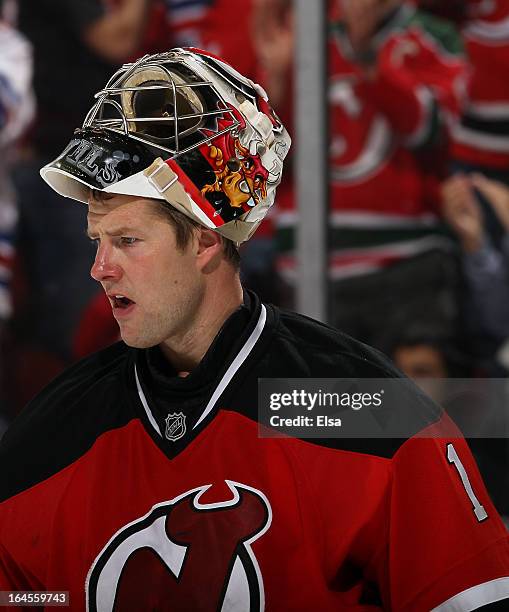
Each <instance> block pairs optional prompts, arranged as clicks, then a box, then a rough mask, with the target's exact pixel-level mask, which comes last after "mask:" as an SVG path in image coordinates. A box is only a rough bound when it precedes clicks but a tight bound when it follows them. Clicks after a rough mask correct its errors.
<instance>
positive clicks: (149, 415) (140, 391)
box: [134, 364, 163, 438]
mask: <svg viewBox="0 0 509 612" xmlns="http://www.w3.org/2000/svg"><path fill="white" fill-rule="evenodd" d="M134 376H135V378H136V388H137V389H138V395H139V396H140V400H141V403H142V405H143V408H144V409H145V412H146V413H147V418H148V420H149V421H150V424H151V425H152V427H153V428H154V429H155V430H156V432H157V433H158V434H159V435H160V436H161V438H162V437H163V435H162V433H161V430H160V429H159V425H158V424H157V421H156V420H155V419H154V417H153V416H152V412H151V411H150V408H149V407H148V403H147V398H146V397H145V394H144V393H143V389H142V388H141V385H140V379H139V378H138V370H137V368H136V364H135V365H134Z"/></svg>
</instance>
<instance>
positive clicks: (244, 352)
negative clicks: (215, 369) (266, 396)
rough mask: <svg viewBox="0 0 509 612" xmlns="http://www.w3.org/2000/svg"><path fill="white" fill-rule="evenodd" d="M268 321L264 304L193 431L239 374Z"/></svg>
mask: <svg viewBox="0 0 509 612" xmlns="http://www.w3.org/2000/svg"><path fill="white" fill-rule="evenodd" d="M266 320H267V310H266V309H265V306H264V305H263V304H262V309H261V312H260V317H259V318H258V323H257V324H256V327H255V328H254V329H253V331H252V332H251V335H250V336H249V338H248V339H247V341H246V343H245V344H244V346H243V347H242V348H241V349H240V351H239V352H238V354H237V356H236V357H235V359H234V360H233V361H232V362H231V364H230V367H229V368H228V369H227V370H226V372H225V374H224V376H223V378H222V379H221V381H220V383H219V384H218V385H217V387H216V389H215V391H214V393H213V394H212V397H211V398H210V400H209V403H208V404H207V406H206V407H205V410H204V411H203V412H202V414H201V416H200V418H199V419H198V420H197V421H196V423H195V425H194V427H193V429H196V427H198V425H199V424H200V423H201V422H202V421H203V419H205V417H206V416H207V415H208V414H209V413H210V411H211V410H212V409H213V408H214V406H215V405H216V402H217V400H218V399H219V398H220V397H221V394H222V393H223V391H224V390H225V389H226V387H227V386H228V385H229V384H230V381H231V379H232V378H233V377H234V376H235V374H236V373H237V370H238V369H239V368H240V366H241V365H242V364H243V363H244V361H245V360H246V359H247V357H248V355H249V353H250V352H251V351H252V350H253V348H254V346H255V344H256V343H257V342H258V339H259V338H260V336H261V335H262V332H263V328H264V327H265V322H266Z"/></svg>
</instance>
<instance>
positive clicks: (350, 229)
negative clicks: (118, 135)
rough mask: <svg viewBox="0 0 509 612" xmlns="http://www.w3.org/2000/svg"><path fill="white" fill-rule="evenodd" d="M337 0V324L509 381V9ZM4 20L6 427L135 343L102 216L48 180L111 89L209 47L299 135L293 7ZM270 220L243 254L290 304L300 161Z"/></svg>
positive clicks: (0, 93)
mask: <svg viewBox="0 0 509 612" xmlns="http://www.w3.org/2000/svg"><path fill="white" fill-rule="evenodd" d="M323 2H324V4H326V10H327V14H328V63H329V68H328V72H329V89H328V109H326V112H327V113H328V114H327V116H328V127H329V147H330V153H329V159H330V167H329V171H330V186H329V187H330V201H329V224H328V227H329V232H328V272H329V291H328V299H329V304H328V312H329V321H330V323H331V324H332V325H334V326H336V327H338V328H340V329H342V330H343V331H345V332H346V333H348V334H351V335H353V336H355V337H356V338H358V339H360V340H363V341H365V342H367V343H369V344H371V345H374V346H376V347H378V348H379V349H381V350H382V351H384V352H386V353H387V354H389V355H390V356H391V357H392V358H393V359H394V360H395V362H396V364H397V365H398V366H399V367H400V368H401V369H402V370H403V371H404V372H406V373H407V374H408V375H409V376H412V377H414V378H418V379H420V378H426V377H428V378H448V377H460V378H468V377H499V378H504V377H506V376H507V373H508V370H509V267H508V266H509V82H508V81H507V80H506V74H507V69H508V68H509V0H489V1H487V0H448V2H443V1H440V0H408V1H404V0H328V2H327V1H326V0H323ZM1 11H2V18H1V21H0V148H1V155H0V340H1V347H2V348H1V357H2V361H1V368H0V379H1V380H0V419H2V420H3V421H4V422H5V423H6V422H7V421H8V420H9V419H11V418H12V417H13V416H14V415H15V414H16V413H17V412H18V411H19V410H21V409H22V408H23V406H24V405H25V404H26V403H27V402H28V401H29V400H30V398H31V397H33V395H34V394H35V393H37V392H38V391H39V390H40V389H41V387H42V386H44V385H45V384H46V383H47V382H48V381H49V380H51V378H53V377H54V376H55V375H57V374H58V373H59V372H60V371H61V370H62V369H63V368H64V367H66V366H67V365H69V364H70V363H72V362H73V361H74V360H76V359H79V358H81V357H83V356H85V355H86V354H88V353H89V352H91V351H94V350H97V349H99V348H102V347H103V346H105V345H107V344H109V343H112V342H114V341H116V340H117V337H118V333H117V328H116V323H115V321H114V319H113V317H112V315H111V312H110V307H109V304H108V302H107V301H106V300H105V299H104V297H103V295H102V294H101V292H100V289H99V288H98V287H97V286H96V284H95V283H94V281H92V279H91V278H90V276H89V269H90V266H91V262H92V259H93V256H94V252H93V247H92V245H91V244H90V243H89V241H88V240H87V238H86V237H85V235H84V232H83V228H84V227H85V214H86V210H85V207H83V206H78V205H76V204H74V203H72V202H68V201H65V200H63V199H62V198H60V197H59V196H57V195H56V194H55V193H54V192H52V191H51V190H50V189H49V188H48V187H47V186H46V185H45V184H44V183H43V182H42V180H41V179H40V177H39V173H38V171H39V169H40V168H41V166H43V165H44V164H45V163H47V162H48V161H50V160H51V159H53V158H54V157H55V156H56V155H57V154H58V153H59V152H60V151H61V150H62V149H63V147H64V146H65V145H66V144H67V142H68V141H69V140H70V138H71V135H72V133H73V130H74V129H75V128H76V127H79V126H80V125H81V123H82V121H83V118H84V117H85V115H86V112H87V110H88V109H89V107H90V106H91V103H92V100H93V95H94V93H95V92H96V91H98V90H100V89H101V87H102V86H104V84H105V82H106V80H107V79H108V77H109V76H110V75H111V73H112V72H113V71H114V70H115V69H116V68H117V67H118V65H120V64H122V63H124V62H128V61H131V60H132V59H134V58H136V57H138V56H140V55H142V54H144V53H153V52H158V51H163V50H167V49H169V48H171V47H174V46H193V47H199V48H204V49H207V50H209V51H211V52H213V53H216V54H218V55H220V56H221V57H222V58H224V59H225V60H226V61H228V62H229V63H231V64H232V65H233V66H234V67H236V68H237V69H238V70H239V71H240V72H242V73H244V74H246V75H248V76H249V77H251V78H252V79H253V80H256V81H258V82H260V83H261V84H262V85H263V86H264V87H265V89H266V90H267V92H268V94H269V97H270V99H271V101H272V103H273V105H274V106H275V108H276V110H277V112H278V113H279V115H280V116H281V118H282V120H283V122H284V123H285V124H286V125H287V126H288V127H289V130H290V132H291V133H294V130H293V127H292V126H293V125H294V117H293V106H294V104H293V96H292V91H293V80H294V70H295V66H294V57H295V53H294V51H295V45H296V44H298V41H296V40H295V37H294V22H295V6H294V2H293V0H38V1H37V2H33V1H31V0H3V3H2V8H1ZM298 146H305V144H302V143H301V144H299V143H298V142H296V143H295V146H294V151H295V147H298ZM309 206H311V207H312V206H313V202H309ZM271 212H272V214H271V215H270V216H269V218H268V220H267V221H266V222H264V224H263V225H262V227H261V229H260V230H259V231H258V233H257V235H256V236H255V238H254V239H252V240H251V241H249V243H248V244H246V245H245V246H244V247H243V250H242V260H243V264H242V274H243V277H244V283H245V285H246V286H247V287H250V288H252V289H254V290H255V291H257V292H258V293H259V294H260V296H261V297H262V299H264V300H266V301H270V302H274V303H277V304H279V305H282V306H287V307H292V306H293V300H294V294H295V286H296V283H297V282H298V278H297V271H296V266H295V249H294V247H295V244H294V228H295V225H296V224H297V223H299V217H298V211H297V210H296V203H295V193H294V187H293V177H292V160H291V159H290V161H289V164H288V167H287V169H286V178H285V181H284V183H283V184H282V185H281V187H280V189H279V192H278V197H277V202H276V206H275V207H273V209H272V211H271ZM1 429H2V424H1V421H0V431H1ZM478 445H479V453H480V455H482V457H486V456H487V455H488V459H487V460H486V461H487V462H488V463H490V462H491V465H496V466H498V468H497V470H496V471H497V475H496V481H497V483H498V485H496V484H493V483H492V494H493V495H494V497H495V501H496V502H497V503H499V506H500V508H501V512H502V513H503V514H509V499H508V494H507V493H505V491H506V490H509V487H507V484H508V483H507V476H506V472H507V469H506V465H507V459H508V449H507V443H506V441H505V440H504V439H502V440H500V441H497V443H491V444H489V445H488V447H489V449H488V451H487V450H486V447H485V448H484V449H483V448H482V445H481V444H480V443H479V442H478ZM483 453H484V454H483ZM483 461H485V460H484V459H482V460H481V465H482V463H483ZM487 480H488V486H490V482H489V480H490V479H489V477H488V478H487Z"/></svg>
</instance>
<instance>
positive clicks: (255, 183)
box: [41, 49, 290, 243]
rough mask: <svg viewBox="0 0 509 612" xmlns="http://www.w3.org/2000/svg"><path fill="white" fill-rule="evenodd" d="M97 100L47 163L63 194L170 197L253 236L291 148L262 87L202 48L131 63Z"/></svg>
mask: <svg viewBox="0 0 509 612" xmlns="http://www.w3.org/2000/svg"><path fill="white" fill-rule="evenodd" d="M95 98H96V103H95V104H94V106H93V107H92V108H91V110H90V111H89V113H88V115H87V117H86V118H85V121H84V123H83V126H82V128H81V129H78V130H76V131H75V133H74V138H73V140H71V142H70V143H69V145H68V146H67V147H66V149H65V150H64V151H63V153H62V154H61V155H60V156H59V157H58V158H57V159H55V160H54V161H53V162H51V163H50V164H48V165H47V166H45V167H44V168H42V170H41V176H42V178H43V179H44V180H45V181H46V182H47V183H48V184H49V185H50V186H51V187H52V188H53V189H54V190H55V191H57V192H58V193H60V194H61V195H63V196H66V197H69V198H73V199H75V200H78V201H80V202H84V203H86V202H87V199H88V195H89V190H90V189H96V190H99V191H105V192H108V193H115V194H125V195H132V196H139V197H143V198H155V199H159V200H165V201H166V202H168V203H169V204H171V205H172V206H173V207H175V208H176V209H178V210H180V211H181V212H182V213H184V214H185V215H187V216H188V217H190V218H192V219H194V220H195V221H197V222H198V223H200V224H201V225H203V226H205V227H207V228H210V229H214V230H216V231H217V232H219V233H221V234H222V235H224V236H225V237H226V238H229V239H230V240H233V241H234V242H236V243H241V242H244V241H245V240H247V239H248V238H249V237H250V236H251V235H252V234H253V232H254V231H255V229H256V228H257V227H258V225H259V224H260V222H261V221H262V219H263V218H264V217H265V215H266V214H267V211H268V209H269V208H270V207H271V206H272V204H273V203H274V197H275V191H276V187H277V186H278V185H279V183H280V181H281V173H282V170H283V160H284V158H285V156H286V154H287V153H288V149H289V147H290V137H289V135H288V133H287V131H286V130H285V128H284V127H283V125H282V124H281V122H280V121H279V119H278V118H277V116H276V114H275V113H274V111H273V110H272V108H271V107H270V105H269V103H268V101H267V96H266V94H265V92H264V91H263V89H262V88H261V87H260V86H259V85H256V84H255V83H253V82H252V81H250V80H249V79H247V78H245V77H243V76H242V75H240V74H239V73H238V72H237V71H235V70H234V69H233V68H232V67H231V66H229V65H228V64H225V63H224V62H222V61H221V60H219V59H218V58H216V57H214V56H211V55H209V54H207V53H205V52H203V51H199V50H197V49H172V50H171V51H168V52H167V53H161V54H158V55H150V56H145V57H143V58H141V59H140V60H138V61H137V62H135V63H133V64H127V65H124V66H123V67H122V68H121V69H120V70H119V71H118V72H116V73H115V74H114V75H113V77H112V78H111V79H110V81H109V82H108V84H107V85H106V87H105V88H104V89H103V90H101V91H99V92H98V93H97V94H96V95H95Z"/></svg>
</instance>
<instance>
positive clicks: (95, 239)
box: [89, 238, 99, 249]
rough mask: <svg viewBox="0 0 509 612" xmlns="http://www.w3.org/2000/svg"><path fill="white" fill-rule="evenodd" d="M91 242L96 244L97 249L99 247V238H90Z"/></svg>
mask: <svg viewBox="0 0 509 612" xmlns="http://www.w3.org/2000/svg"><path fill="white" fill-rule="evenodd" d="M89 240H90V242H91V243H92V244H93V245H94V247H95V248H96V249H98V248H99V238H90V239H89Z"/></svg>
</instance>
